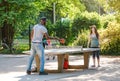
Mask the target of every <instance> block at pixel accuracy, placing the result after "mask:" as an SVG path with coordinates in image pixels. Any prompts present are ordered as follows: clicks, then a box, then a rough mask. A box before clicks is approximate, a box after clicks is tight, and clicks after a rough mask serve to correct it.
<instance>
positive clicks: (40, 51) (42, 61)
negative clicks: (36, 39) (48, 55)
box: [37, 44, 48, 75]
mask: <svg viewBox="0 0 120 81" xmlns="http://www.w3.org/2000/svg"><path fill="white" fill-rule="evenodd" d="M37 52H38V55H39V58H40V70H39V71H40V72H39V75H47V74H48V73H45V72H44V65H45V54H44V47H43V45H42V44H40V45H39V47H38V48H37Z"/></svg>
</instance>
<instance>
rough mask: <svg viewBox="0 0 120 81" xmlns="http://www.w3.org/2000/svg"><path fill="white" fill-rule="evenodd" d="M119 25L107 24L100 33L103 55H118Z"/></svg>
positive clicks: (119, 41)
mask: <svg viewBox="0 0 120 81" xmlns="http://www.w3.org/2000/svg"><path fill="white" fill-rule="evenodd" d="M119 30H120V24H119V23H117V22H109V23H108V26H107V28H106V29H104V31H101V50H102V53H104V54H114V53H118V54H120V31H119Z"/></svg>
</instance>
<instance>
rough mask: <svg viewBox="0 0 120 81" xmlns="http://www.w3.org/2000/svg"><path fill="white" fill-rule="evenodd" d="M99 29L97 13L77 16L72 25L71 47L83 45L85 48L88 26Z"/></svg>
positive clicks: (99, 23)
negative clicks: (94, 26)
mask: <svg viewBox="0 0 120 81" xmlns="http://www.w3.org/2000/svg"><path fill="white" fill-rule="evenodd" d="M93 24H94V25H96V26H97V28H100V27H101V22H100V19H99V15H98V14H97V13H88V12H84V13H81V14H78V15H77V16H76V18H75V19H74V20H73V23H72V37H73V39H74V41H72V42H73V45H83V46H84V47H86V42H87V38H88V32H87V30H88V29H89V26H90V25H93Z"/></svg>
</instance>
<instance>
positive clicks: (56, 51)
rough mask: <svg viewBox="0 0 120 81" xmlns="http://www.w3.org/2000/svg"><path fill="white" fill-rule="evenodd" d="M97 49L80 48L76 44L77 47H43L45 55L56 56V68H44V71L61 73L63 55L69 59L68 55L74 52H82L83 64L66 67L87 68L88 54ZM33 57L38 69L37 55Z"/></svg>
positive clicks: (62, 70)
mask: <svg viewBox="0 0 120 81" xmlns="http://www.w3.org/2000/svg"><path fill="white" fill-rule="evenodd" d="M98 50H100V48H82V47H81V46H77V47H67V46H64V47H57V48H50V49H45V55H54V56H57V62H58V68H57V69H56V70H50V69H45V71H47V72H49V73H54V72H57V73H62V72H64V69H63V64H64V57H65V55H67V59H69V55H70V54H75V53H77V54H79V53H80V54H81V53H82V54H83V57H84V59H83V60H84V64H83V65H69V68H68V69H88V67H89V57H90V54H91V53H92V52H94V51H98ZM35 59H36V66H37V69H38V71H39V68H40V67H39V64H40V60H39V57H38V55H36V56H35ZM68 61H69V60H68Z"/></svg>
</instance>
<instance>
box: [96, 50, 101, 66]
mask: <svg viewBox="0 0 120 81" xmlns="http://www.w3.org/2000/svg"><path fill="white" fill-rule="evenodd" d="M96 55H97V62H98V67H100V51H97V53H96Z"/></svg>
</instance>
